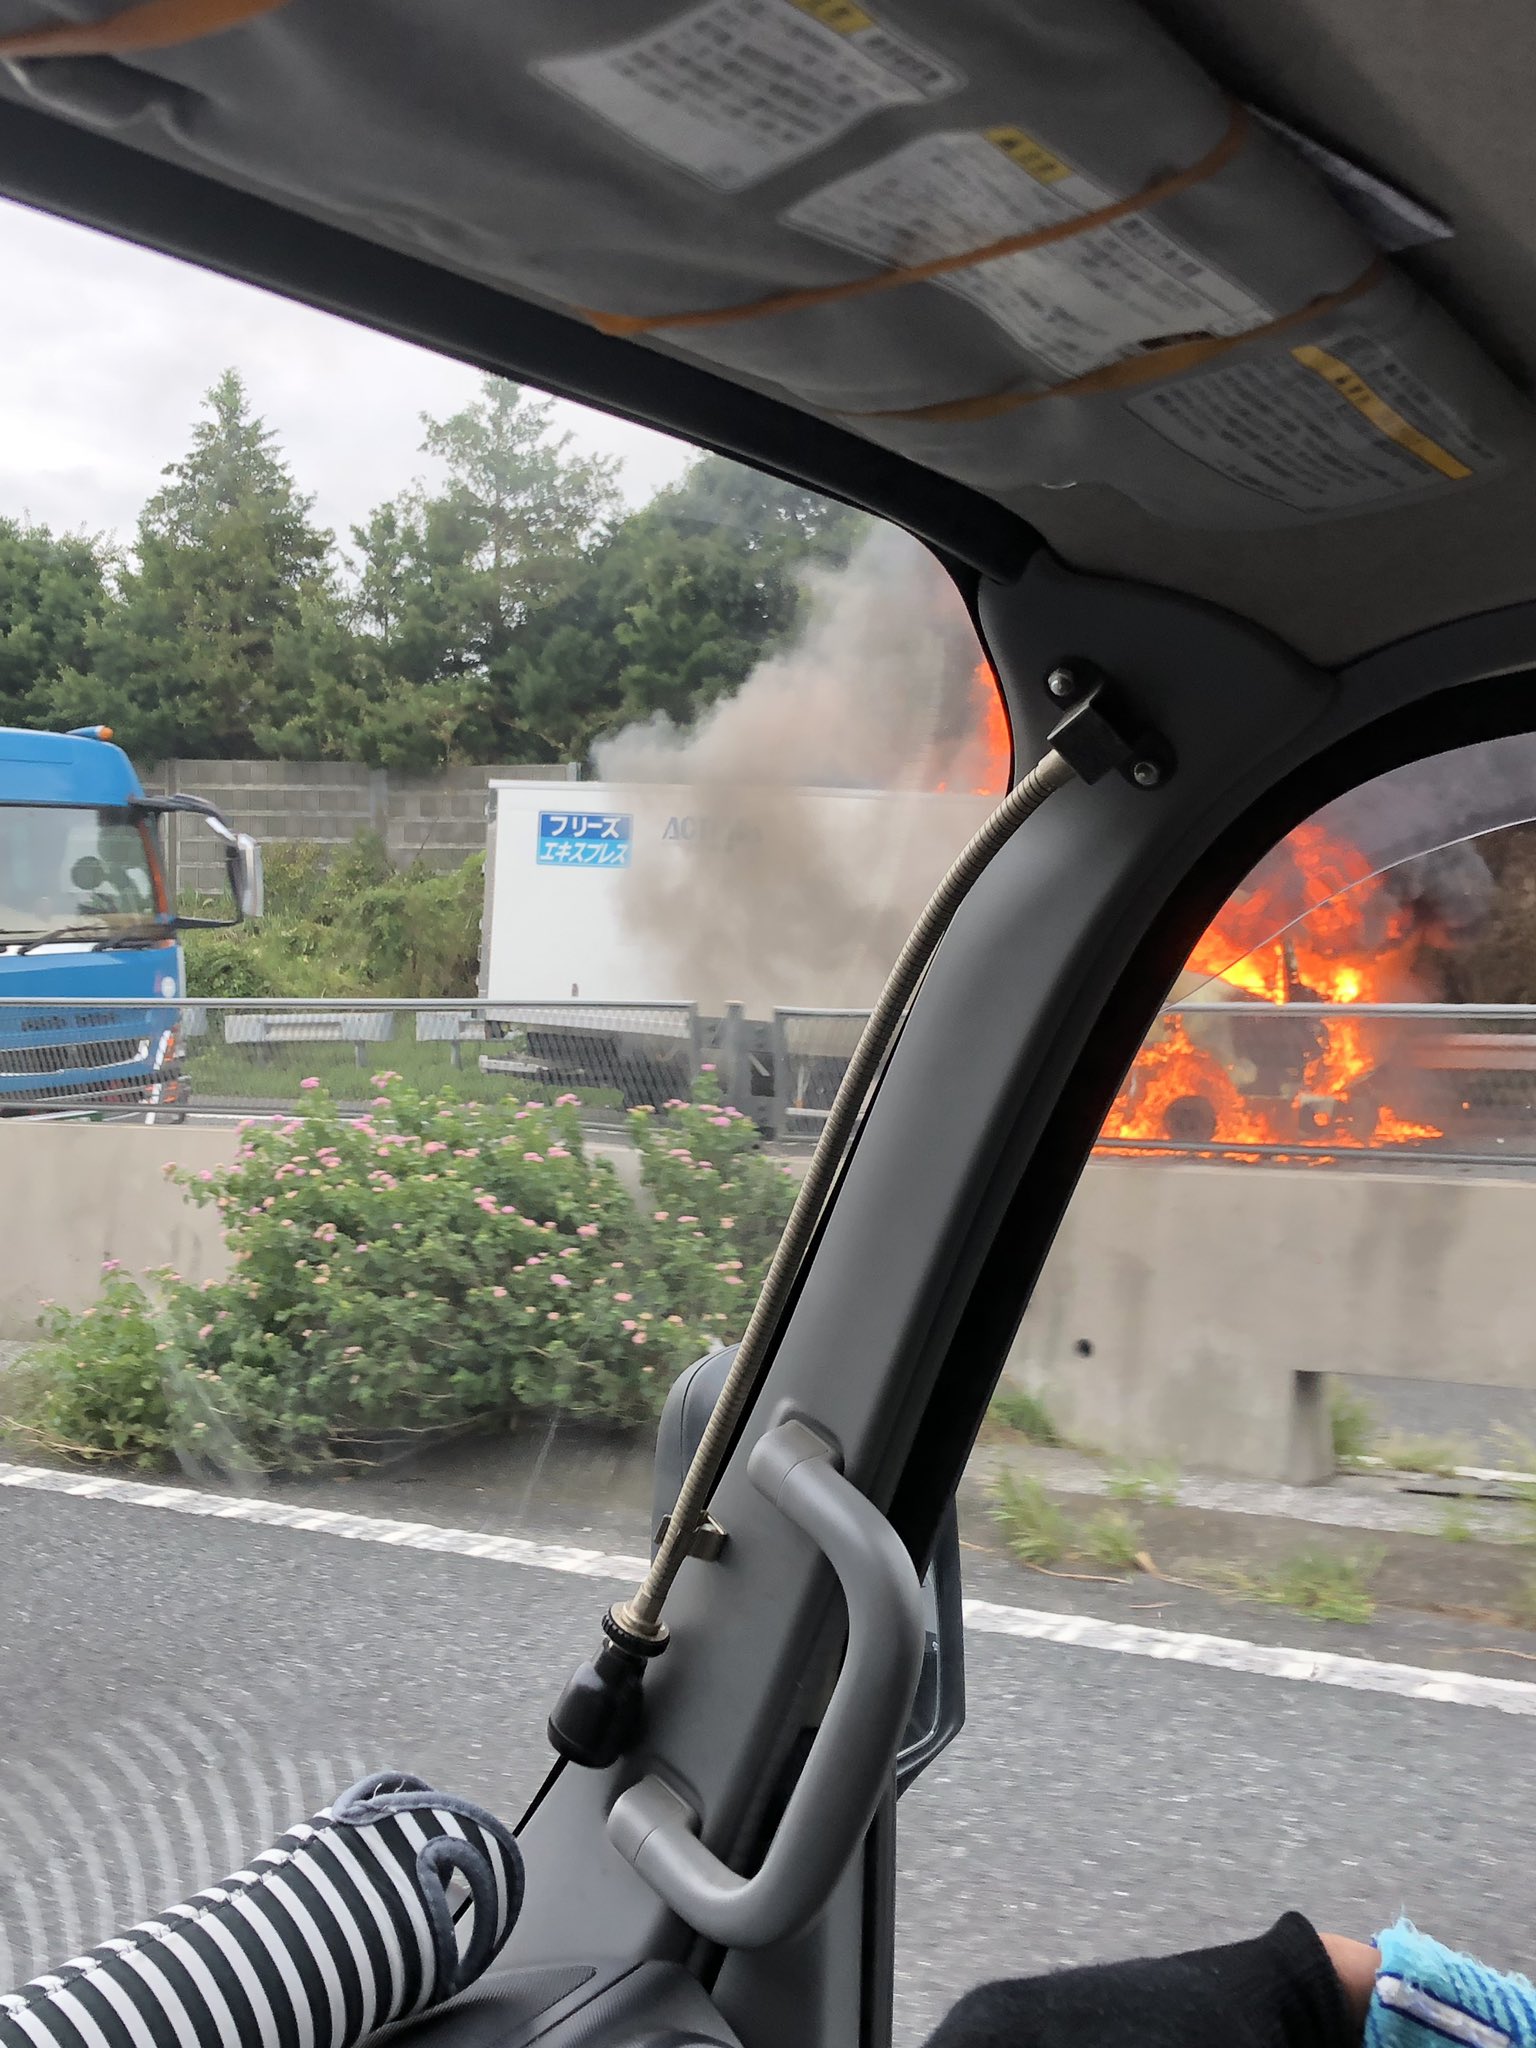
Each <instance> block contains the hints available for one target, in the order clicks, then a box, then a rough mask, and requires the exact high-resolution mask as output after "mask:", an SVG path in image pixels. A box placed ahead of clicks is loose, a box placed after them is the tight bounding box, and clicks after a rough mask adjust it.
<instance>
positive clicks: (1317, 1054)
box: [1103, 823, 1441, 1148]
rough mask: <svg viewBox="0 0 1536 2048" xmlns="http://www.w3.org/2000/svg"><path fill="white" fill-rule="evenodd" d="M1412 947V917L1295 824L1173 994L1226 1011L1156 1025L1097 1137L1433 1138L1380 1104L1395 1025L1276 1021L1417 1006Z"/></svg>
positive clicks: (1198, 1142)
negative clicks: (1336, 1010)
mask: <svg viewBox="0 0 1536 2048" xmlns="http://www.w3.org/2000/svg"><path fill="white" fill-rule="evenodd" d="M1277 933H1278V934H1279V936H1276V934H1277ZM1416 948H1417V933H1416V929H1415V919H1414V916H1413V913H1412V911H1411V910H1410V909H1409V908H1408V907H1407V906H1405V905H1404V904H1403V903H1401V902H1400V901H1399V900H1398V899H1397V897H1396V896H1395V895H1394V894H1393V892H1392V890H1391V889H1390V887H1389V886H1388V884H1387V883H1386V882H1385V881H1384V880H1383V879H1382V878H1381V876H1379V875H1376V874H1373V873H1372V871H1371V867H1370V863H1369V862H1368V861H1367V860H1366V859H1365V857H1364V856H1363V855H1362V854H1361V853H1359V852H1358V851H1357V850H1356V849H1355V848H1354V847H1352V846H1350V845H1349V844H1348V843H1347V842H1345V841H1343V840H1339V839H1335V838H1332V837H1330V836H1329V834H1328V833H1327V832H1325V831H1324V830H1323V828H1322V827H1321V826H1320V825H1317V824H1315V823H1314V824H1308V825H1301V826H1298V827H1297V829H1296V830H1295V831H1294V832H1293V833H1292V834H1291V836H1290V837H1289V839H1287V840H1286V841H1285V844H1284V846H1283V848H1281V849H1280V852H1279V855H1278V856H1277V857H1275V858H1273V859H1272V860H1271V861H1269V862H1267V863H1266V864H1265V867H1264V868H1263V869H1261V870H1260V872H1259V875H1258V876H1257V877H1253V878H1250V880H1249V883H1248V884H1247V885H1246V886H1245V887H1244V888H1243V889H1241V890H1239V891H1238V893H1237V894H1236V895H1235V896H1234V897H1232V898H1231V899H1230V900H1229V902H1228V903H1227V904H1226V905H1225V907H1224V908H1223V909H1222V911H1221V914H1220V915H1219V916H1218V917H1217V918H1216V920H1215V922H1214V923H1213V924H1211V925H1210V927H1209V928H1208V929H1207V930H1206V932H1205V933H1204V934H1203V935H1202V937H1201V939H1200V941H1199V943H1198V944H1197V945H1196V947H1195V949H1194V951H1193V953H1192V954H1191V955H1190V958H1189V963H1188V967H1187V968H1186V971H1185V974H1184V976H1183V977H1182V978H1181V980H1180V982H1179V985H1178V989H1177V991H1176V993H1177V994H1180V995H1192V996H1194V998H1195V1000H1196V1001H1200V1002H1206V1003H1209V1002H1224V1003H1230V1004H1232V1005H1233V1007H1232V1008H1230V1009H1228V1010H1225V1011H1224V1012H1222V1013H1220V1014H1219V1015H1218V1016H1216V1017H1210V1016H1199V1015H1198V1013H1195V1012H1185V1013H1179V1012H1177V1011H1175V1012H1173V1013H1172V1014H1170V1015H1168V1016H1166V1017H1165V1018H1164V1020H1163V1021H1162V1023H1161V1025H1160V1027H1159V1028H1155V1029H1154V1031H1153V1033H1152V1035H1151V1036H1150V1037H1149V1039H1148V1040H1147V1043H1146V1044H1145V1045H1144V1046H1143V1047H1142V1049H1141V1051H1140V1053H1139V1054H1138V1055H1137V1058H1136V1063H1135V1065H1134V1066H1133V1067H1132V1069H1131V1071H1130V1074H1129V1076H1128V1077H1127V1080H1126V1084H1125V1086H1124V1088H1123V1089H1122V1090H1121V1092H1120V1094H1119V1095H1118V1096H1117V1097H1116V1099H1115V1103H1114V1106H1113V1107H1112V1108H1111V1110H1110V1113H1109V1116H1108V1118H1107V1119H1106V1121H1105V1125H1104V1132H1103V1135H1104V1136H1105V1137H1106V1138H1116V1139H1121V1140H1125V1139H1132V1140H1135V1139H1143V1140H1153V1141H1160V1142H1164V1143H1166V1142H1169V1141H1171V1142H1173V1143H1175V1144H1181V1145H1185V1146H1190V1147H1196V1148H1199V1147H1209V1146H1217V1147H1230V1146H1233V1145H1236V1146H1242V1145H1278V1146H1293V1145H1295V1144H1297V1143H1298V1141H1301V1142H1305V1141H1307V1140H1310V1141H1311V1142H1313V1143H1314V1144H1315V1143H1316V1142H1318V1140H1319V1139H1322V1140H1323V1141H1324V1142H1326V1144H1327V1145H1328V1146H1329V1147H1330V1148H1332V1147H1335V1146H1339V1145H1347V1146H1365V1145H1400V1144H1405V1143H1411V1142H1414V1141H1416V1140H1423V1139H1429V1138H1438V1137H1439V1136H1441V1132H1440V1131H1439V1130H1438V1129H1436V1127H1435V1126H1434V1125H1433V1124H1428V1123H1423V1122H1421V1121H1418V1120H1416V1119H1415V1118H1413V1117H1411V1116H1407V1115H1404V1114H1402V1113H1400V1111H1398V1110H1396V1109H1394V1108H1392V1107H1391V1105H1390V1104H1389V1102H1388V1101H1387V1100H1386V1099H1385V1098H1386V1092H1387V1087H1388V1084H1389V1081H1390V1069H1391V1066H1392V1060H1393V1054H1394V1049H1395V1039H1396V1034H1397V1031H1398V1029H1399V1027H1397V1026H1395V1025H1394V1024H1393V1023H1392V1021H1391V1020H1390V1019H1381V1018H1370V1017H1358V1018H1351V1017H1326V1018H1318V1017H1295V1018H1290V1019H1280V1018H1277V1017H1276V1016H1275V1014H1274V1009H1275V1008H1276V1007H1283V1006H1284V1005H1285V1004H1287V1003H1389V1002H1402V1001H1405V1000H1408V999H1410V998H1412V997H1413V996H1415V995H1417V994H1418V993H1419V990H1418V986H1417V983H1416V981H1415V977H1414V973H1413V956H1414V953H1415V951H1416ZM1246 1003H1251V1004H1253V1006H1254V1007H1253V1009H1252V1011H1251V1012H1245V1010H1244V1008H1243V1007H1242V1006H1243V1005H1244V1004H1246ZM1260 1005H1264V1006H1272V1007H1263V1008H1261V1007H1260Z"/></svg>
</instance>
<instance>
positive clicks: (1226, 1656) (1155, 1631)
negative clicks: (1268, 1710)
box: [964, 1600, 1536, 1715]
mask: <svg viewBox="0 0 1536 2048" xmlns="http://www.w3.org/2000/svg"><path fill="white" fill-rule="evenodd" d="M964 1611H965V1625H966V1627H967V1628H968V1629H974V1630H977V1631H979V1632H980V1633H982V1634H985V1635H998V1636H1022V1637H1024V1638H1025V1639H1026V1640H1027V1641H1030V1642H1037V1643H1064V1644H1066V1645H1067V1646H1068V1647H1069V1648H1072V1649H1078V1650H1114V1651H1118V1652H1119V1654H1120V1655H1121V1656H1124V1657H1160V1658H1164V1659H1167V1660H1169V1661H1171V1662H1173V1663H1176V1664H1209V1665H1212V1666H1214V1667H1215V1668H1216V1669H1217V1670H1221V1671H1248V1672H1252V1673H1254V1674H1255V1675H1256V1676H1258V1677H1261V1678H1286V1679H1290V1680H1292V1681H1293V1682H1296V1683H1299V1684H1302V1685H1342V1686H1346V1687H1348V1688H1350V1689H1351V1690H1352V1691H1355V1692H1390V1693H1396V1694H1397V1695H1398V1696H1399V1697H1400V1698H1402V1699H1409V1700H1435V1701H1438V1702H1440V1703H1441V1704H1442V1705H1446V1706H1454V1707H1493V1708H1495V1709H1496V1710H1497V1711H1498V1712H1499V1713H1501V1714H1530V1715H1536V1685H1531V1684H1529V1683H1527V1682H1526V1681H1525V1680H1524V1679H1519V1678H1483V1677H1480V1676H1479V1675H1478V1674H1477V1673H1476V1672H1474V1671H1426V1670H1425V1669H1424V1668H1423V1666H1422V1665H1418V1664H1385V1663H1381V1662H1378V1660H1377V1659H1376V1658H1374V1657H1344V1656H1340V1655H1339V1653H1338V1652H1337V1651H1335V1650H1294V1649H1287V1648H1285V1647H1283V1646H1282V1645H1280V1644H1275V1643H1250V1642H1245V1641H1243V1640H1242V1639H1241V1638H1239V1637H1236V1636H1206V1635H1197V1634H1195V1633H1194V1632H1193V1631H1188V1632H1186V1631H1184V1630H1180V1629H1169V1628H1143V1627H1141V1626H1140V1624H1138V1623H1136V1622H1129V1621H1100V1620H1098V1619H1097V1618H1096V1617H1095V1616H1093V1615H1089V1614H1050V1613H1047V1612H1045V1611H1043V1610H1042V1609H1039V1608H1034V1607H1001V1606H998V1605H996V1604H995V1603H994V1602H992V1601H990V1600H967V1601H966V1602H965V1603H964Z"/></svg>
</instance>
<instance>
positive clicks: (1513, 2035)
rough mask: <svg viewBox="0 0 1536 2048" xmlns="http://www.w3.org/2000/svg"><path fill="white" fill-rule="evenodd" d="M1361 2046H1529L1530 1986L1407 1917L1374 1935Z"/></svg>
mask: <svg viewBox="0 0 1536 2048" xmlns="http://www.w3.org/2000/svg"><path fill="white" fill-rule="evenodd" d="M1376 1946H1377V1948H1378V1950H1379V1951H1380V1953H1381V1965H1380V1968H1379V1969H1378V1970H1377V1973H1376V1988H1375V1990H1374V1992H1373V1993H1372V1996H1371V2007H1370V2012H1369V2015H1368V2016H1367V2019H1366V2024H1365V2041H1366V2048H1536V1986H1533V1985H1532V1984H1531V1983H1530V1982H1529V1981H1528V1980H1527V1979H1526V1978H1524V1977H1516V1976H1506V1975H1504V1974H1503V1973H1501V1972H1500V1971H1498V1970H1490V1969H1489V1967H1488V1965H1487V1964H1486V1963H1480V1962H1477V1961H1476V1960H1475V1959H1474V1958H1473V1957H1471V1956H1464V1955H1458V1954H1457V1952H1456V1951H1455V1950H1454V1949H1450V1948H1446V1947H1445V1946H1444V1945H1443V1944H1442V1943H1441V1942H1438V1941H1435V1940H1433V1939H1432V1938H1431V1937H1430V1936H1429V1935H1427V1934H1421V1933H1420V1932H1419V1930H1418V1929H1417V1928H1416V1927H1414V1926H1412V1925H1411V1924H1410V1922H1408V1921H1407V1920H1399V1921H1398V1922H1397V1924H1396V1925H1395V1926H1393V1927H1389V1928H1388V1929H1387V1930H1386V1932H1385V1933H1384V1934H1379V1935H1378V1936H1377V1937H1376Z"/></svg>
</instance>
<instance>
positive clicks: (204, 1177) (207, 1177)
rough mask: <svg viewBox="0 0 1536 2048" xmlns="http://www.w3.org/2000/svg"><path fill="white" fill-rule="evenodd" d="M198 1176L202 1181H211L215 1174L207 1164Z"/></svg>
mask: <svg viewBox="0 0 1536 2048" xmlns="http://www.w3.org/2000/svg"><path fill="white" fill-rule="evenodd" d="M197 1177H198V1179H199V1180H202V1181H209V1180H212V1179H213V1175H212V1174H211V1173H210V1172H209V1170H208V1168H207V1167H206V1166H205V1167H204V1168H203V1169H202V1171H201V1172H200V1173H199V1174H198V1176H197Z"/></svg>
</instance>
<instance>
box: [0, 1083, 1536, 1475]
mask: <svg viewBox="0 0 1536 2048" xmlns="http://www.w3.org/2000/svg"><path fill="white" fill-rule="evenodd" d="M238 1142H239V1140H238V1137H237V1134H236V1133H235V1132H234V1131H233V1130H232V1129H224V1130H211V1129H207V1128H203V1127H199V1126H196V1125H193V1126H187V1127H183V1128H178V1127H176V1126H161V1127H155V1128H152V1129H146V1128H144V1127H143V1126H140V1125H131V1124H127V1125H92V1124H42V1123H27V1122H25V1121H21V1120H13V1121H11V1122H7V1123H4V1124H0V1162H3V1165H4V1169H5V1172H4V1179H3V1181H0V1246H3V1255H0V1340H3V1339H15V1338H26V1337H29V1336H31V1335H32V1334H33V1333H34V1331H35V1328H36V1319H37V1312H38V1306H39V1303H40V1302H41V1301H42V1300H44V1299H47V1298H51V1299H53V1300H56V1301H60V1302H65V1303H67V1304H69V1305H71V1306H77V1307H83V1306H84V1305H85V1304H86V1303H87V1302H88V1301H90V1300H91V1299H92V1297H93V1296H94V1294H95V1290H96V1285H97V1281H98V1278H99V1275H100V1272H101V1265H102V1261H103V1260H104V1259H108V1258H115V1259H121V1260H122V1261H123V1263H124V1264H125V1265H126V1266H128V1267H130V1268H132V1269H134V1270H135V1271H142V1270H144V1269H146V1268H148V1267H153V1266H166V1265H168V1266H171V1267H172V1268H173V1269H174V1270H175V1271H177V1272H179V1273H182V1274H184V1275H186V1276H187V1277H188V1278H189V1279H192V1280H200V1279H203V1278H205V1277H206V1276H208V1275H209V1274H212V1273H219V1272H222V1271H223V1270H224V1269H225V1252H224V1246H223V1242H222V1239H221V1237H220V1232H219V1222H218V1217H217V1213H216V1212H215V1211H213V1210H208V1209H198V1208H194V1207H193V1206H192V1205H191V1204H190V1203H189V1202H188V1201H187V1200H186V1198H185V1197H184V1195H183V1194H182V1192H181V1190H180V1189H179V1188H177V1187H176V1186H175V1185H174V1184H173V1183H171V1182H170V1181H169V1180H167V1179H166V1177H165V1175H164V1173H163V1172H162V1166H163V1164H164V1163H165V1162H167V1161H175V1162H176V1163H177V1164H178V1165H184V1166H191V1167H194V1168H201V1167H213V1166H217V1165H219V1164H221V1163H223V1162H225V1161H227V1160H230V1159H232V1158H233V1157H234V1153H235V1147H236V1145H237V1144H238ZM592 1150H593V1152H594V1154H598V1155H601V1156H604V1157H607V1158H609V1159H610V1160H611V1162H612V1163H613V1165H614V1166H615V1167H616V1168H617V1169H618V1171H619V1174H620V1177H621V1178H622V1179H623V1180H624V1182H625V1184H626V1185H627V1186H629V1187H630V1188H631V1189H632V1191H633V1192H635V1193H637V1194H638V1192H639V1188H638V1173H637V1167H638V1161H637V1159H636V1157H635V1155H634V1153H633V1152H632V1151H631V1149H630V1148H629V1147H628V1146H626V1145H624V1144H622V1143H615V1142H612V1141H606V1142H605V1141H594V1142H593V1145H592ZM1533 1243H1536V1182H1528V1181H1520V1180H1513V1179H1487V1180H1477V1179H1470V1178H1469V1179H1448V1178H1447V1179H1430V1178H1428V1177H1426V1176H1423V1175H1420V1174H1417V1173H1414V1174H1408V1173H1404V1174H1401V1175H1399V1174H1391V1173H1350V1172H1339V1171H1335V1170H1333V1169H1315V1168H1314V1169H1310V1170H1307V1169H1302V1170H1296V1171H1289V1170H1285V1169H1268V1168H1262V1169H1261V1168H1254V1169H1243V1168H1240V1167H1202V1166H1161V1165H1157V1166H1153V1165H1143V1164H1140V1163H1137V1162H1119V1161H1095V1162H1094V1163H1093V1164H1092V1165H1090V1166H1089V1168H1088V1170H1087V1172H1086V1174H1085V1175H1084V1177H1083V1181H1082V1184H1081V1186H1080V1187H1079V1189H1078V1192H1077V1195H1076V1197H1075V1198H1074V1200H1073V1202H1072V1206H1071V1208H1070V1209H1069V1210H1068V1212H1067V1216H1066V1218H1065V1220H1064V1222H1063V1224H1062V1228H1061V1233H1060V1235H1059V1237H1058V1238H1057V1241H1056V1245H1055V1247H1054V1249H1053V1250H1052V1253H1051V1256H1050V1258H1049V1260H1048V1261H1047V1264H1046V1269H1045V1272H1044V1274H1043V1275H1042V1276H1041V1282H1040V1286H1039V1288H1038V1289H1037V1291H1036V1294H1035V1299H1034V1301H1033V1302H1032V1303H1031V1305H1030V1308H1029V1312H1028V1314H1027V1315H1026V1316H1025V1318H1024V1321H1023V1323H1022V1325H1021V1327H1020V1330H1019V1334H1018V1337H1017V1340H1016V1341H1015V1344H1014V1347H1013V1350H1012V1354H1011V1356H1010V1358H1009V1363H1008V1368H1007V1370H1008V1376H1009V1377H1010V1378H1012V1379H1013V1380H1015V1381H1017V1382H1018V1383H1019V1384H1021V1385H1026V1386H1029V1387H1030V1388H1032V1389H1034V1390H1035V1391H1037V1392H1039V1393H1040V1394H1041V1395H1042V1396H1043V1397H1044V1399H1045V1401H1046V1403H1047V1405H1048V1407H1049V1409H1050V1411H1051V1413H1052V1415H1053V1417H1054V1418H1055V1419H1056V1421H1057V1422H1058V1424H1059V1425H1060V1426H1061V1427H1062V1428H1063V1429H1064V1430H1065V1431H1066V1433H1067V1434H1068V1435H1069V1436H1072V1437H1074V1438H1076V1439H1078V1440H1079V1441H1081V1442H1083V1443H1086V1444H1091V1445H1094V1446H1096V1447H1097V1448H1099V1449H1101V1450H1105V1451H1109V1452H1113V1453H1117V1454H1120V1455H1123V1456H1125V1457H1128V1458H1150V1457H1162V1456H1167V1457H1172V1458H1176V1459H1177V1460H1178V1461H1179V1463H1180V1464H1183V1465H1186V1466H1189V1467H1192V1468H1197V1469H1205V1470H1208V1471H1217V1472H1231V1473H1237V1474H1242V1475H1246V1476H1249V1477H1255V1478H1265V1479H1288V1480H1291V1481H1293V1482H1296V1483H1302V1484H1305V1483H1309V1482H1312V1481H1316V1480H1319V1479H1322V1478H1325V1477H1326V1476H1327V1474H1328V1472H1329V1470H1330V1469H1331V1466H1332V1456H1331V1446H1330V1443H1329V1433H1328V1418H1327V1404H1326V1375H1327V1374H1329V1373H1333V1372H1347V1373H1351V1374H1363V1375H1373V1374H1374V1375H1381V1376H1386V1377H1390V1378H1401V1379H1413V1378H1417V1379H1424V1380H1431V1381H1449V1382H1453V1383H1458V1384H1463V1385H1471V1386H1490V1387H1519V1388H1536V1259H1533V1258H1532V1255H1531V1249H1530V1248H1531V1246H1532V1244H1533Z"/></svg>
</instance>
